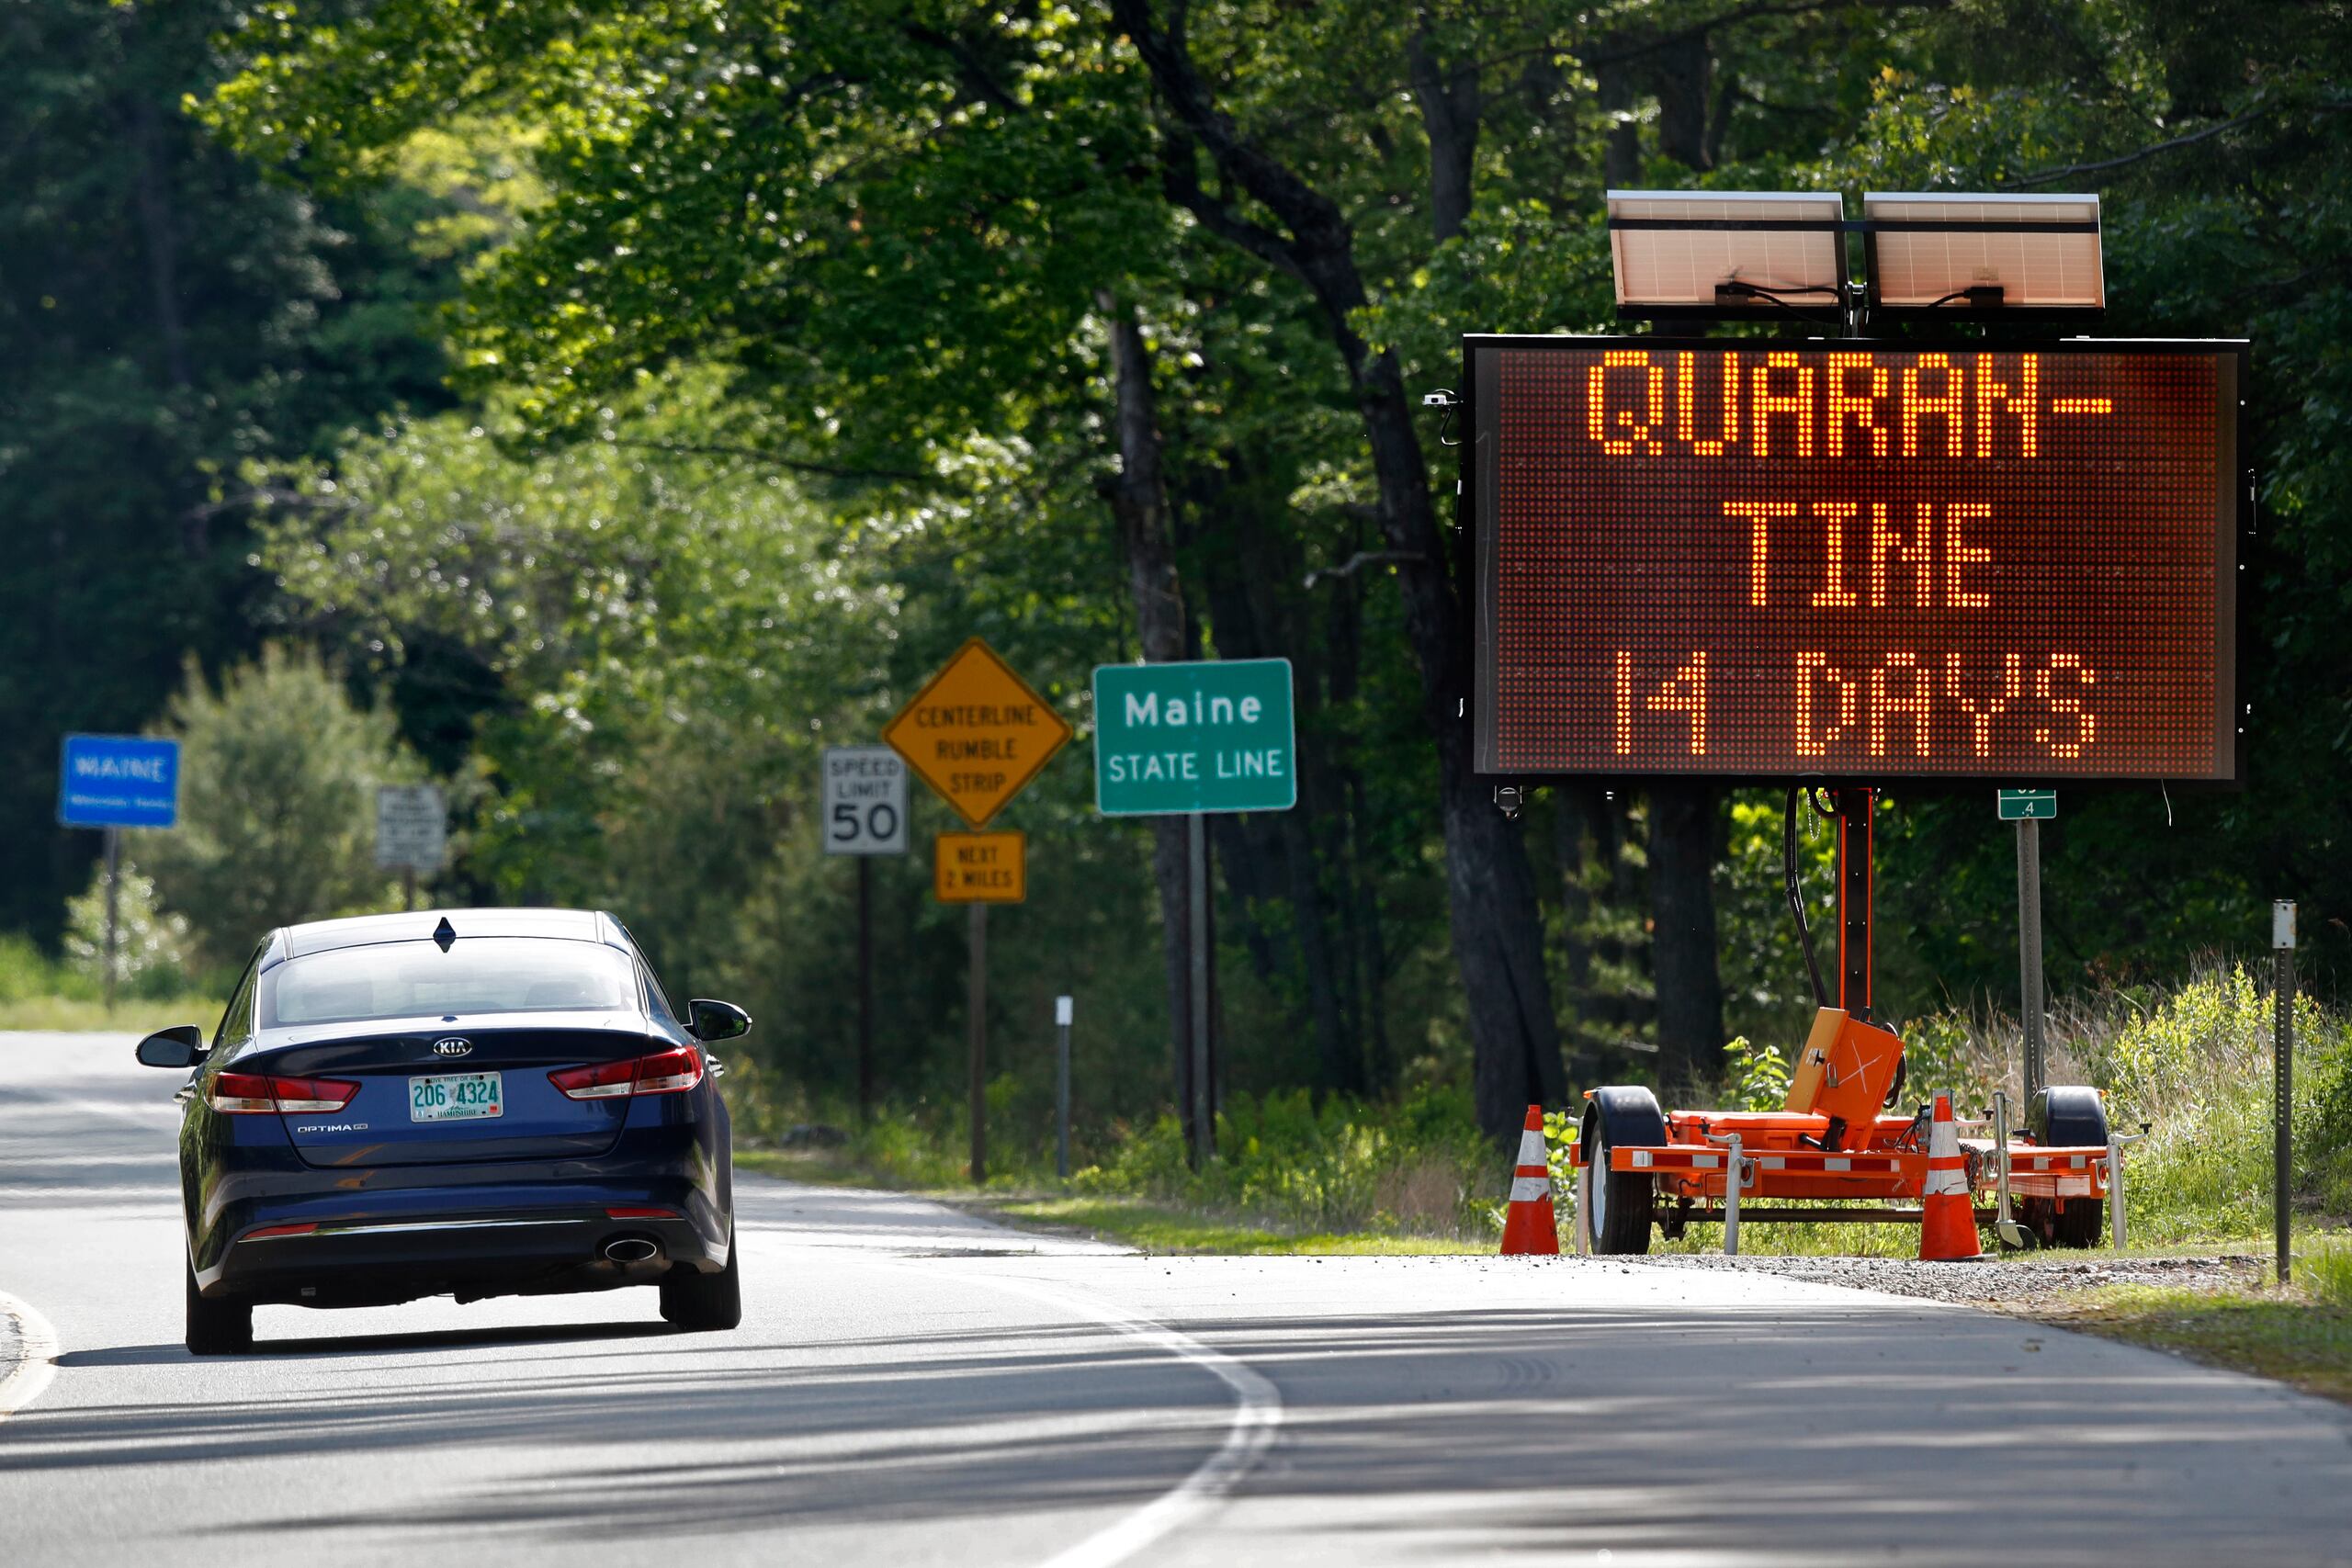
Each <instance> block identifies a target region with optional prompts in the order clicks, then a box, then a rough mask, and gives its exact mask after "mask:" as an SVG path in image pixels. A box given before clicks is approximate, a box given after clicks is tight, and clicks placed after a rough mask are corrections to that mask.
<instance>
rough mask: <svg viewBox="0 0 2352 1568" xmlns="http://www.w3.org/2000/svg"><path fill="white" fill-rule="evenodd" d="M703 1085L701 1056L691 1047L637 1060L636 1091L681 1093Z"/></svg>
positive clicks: (680, 1047) (683, 1046)
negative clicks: (700, 1084) (699, 1084)
mask: <svg viewBox="0 0 2352 1568" xmlns="http://www.w3.org/2000/svg"><path fill="white" fill-rule="evenodd" d="M700 1082H702V1053H701V1052H699V1051H697V1050H695V1048H694V1047H693V1046H691V1045H681V1046H679V1047H678V1048H677V1049H676V1050H674V1051H664V1052H662V1053H661V1054H660V1055H654V1056H639V1058H638V1059H637V1092H638V1093H639V1094H683V1093H684V1092H685V1091H686V1090H687V1089H692V1088H694V1087H695V1085H696V1084H698V1083H700Z"/></svg>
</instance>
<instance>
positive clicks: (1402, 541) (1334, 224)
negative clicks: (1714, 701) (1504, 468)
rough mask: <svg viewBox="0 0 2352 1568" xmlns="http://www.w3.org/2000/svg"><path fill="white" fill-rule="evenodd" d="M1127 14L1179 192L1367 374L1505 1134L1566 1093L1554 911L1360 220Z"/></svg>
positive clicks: (1487, 1082)
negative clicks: (1484, 709) (1485, 695)
mask: <svg viewBox="0 0 2352 1568" xmlns="http://www.w3.org/2000/svg"><path fill="white" fill-rule="evenodd" d="M1112 14H1113V17H1114V25H1116V26H1117V27H1118V28H1120V29H1121V30H1122V31H1123V32H1125V34H1126V35H1127V36H1128V37H1129V38H1130V39H1133V40H1134V43H1135V47H1136V51H1137V53H1138V54H1140V55H1141V56H1142V58H1143V61H1144V63H1145V64H1146V66H1147V67H1148V69H1149V70H1150V72H1151V75H1152V80H1153V83H1154V84H1155V85H1156V86H1157V87H1158V88H1159V93H1160V95H1161V96H1162V98H1163V99H1164V100H1165V101H1166V104H1167V107H1168V109H1169V111H1170V113H1171V114H1172V115H1173V117H1174V118H1175V121H1176V124H1177V126H1178V127H1179V128H1181V134H1179V135H1175V136H1171V137H1169V138H1167V139H1165V140H1164V141H1163V146H1162V157H1163V164H1162V171H1161V172H1162V175H1163V184H1164V186H1165V187H1166V189H1167V191H1168V194H1169V196H1170V198H1171V199H1173V200H1176V201H1178V202H1179V203H1181V204H1182V205H1183V206H1184V207H1185V208H1186V209H1187V210H1189V211H1191V212H1192V213H1193V215H1194V216H1195V217H1196V218H1198V219H1200V220H1201V221H1202V223H1203V224H1204V227H1206V228H1208V229H1209V230H1210V231H1212V232H1214V233H1216V234H1217V235H1218V236H1219V237H1221V238H1223V239H1226V240H1227V241H1229V242H1231V243H1234V244H1236V245H1238V246H1239V247H1240V248H1242V249H1243V250H1245V251H1247V252H1249V253H1250V254H1253V255H1255V256H1257V257H1259V258H1260V259H1261V261H1263V262H1265V263H1267V264H1268V265H1272V266H1275V267H1277V268H1279V269H1281V270H1283V271H1284V272H1286V273H1288V274H1290V275H1291V276H1293V277H1295V278H1297V279H1298V280H1299V281H1301V282H1303V283H1305V284H1306V286H1307V288H1309V289H1310V290H1311V291H1312V292H1313V294H1314V296H1315V298H1316V300H1317V303H1318V304H1319V305H1320V306H1321V308H1322V310H1323V314H1324V320H1325V324H1326V328H1327V330H1328V331H1329V333H1330V336H1331V340H1332V343H1333V344H1334V346H1336V347H1337V348H1338V349H1339V351H1340V360H1341V362H1342V363H1343V364H1344V365H1345V367H1346V368H1347V372H1348V378H1349V380H1350V382H1351V384H1352V386H1353V388H1354V389H1355V394H1356V408H1357V412H1358V414H1359V415H1360V417H1361V418H1362V419H1363V425H1364V434H1365V436H1366V438H1367V440H1368V441H1369V443H1370V445H1371V448H1372V460H1373V471H1374V476H1375V477H1376V479H1377V482H1378V485H1379V493H1380V525H1381V533H1382V536H1383V538H1384V542H1385V544H1386V546H1387V547H1388V548H1389V549H1390V550H1392V551H1394V552H1396V553H1397V555H1399V556H1400V557H1402V558H1403V559H1402V561H1401V564H1400V565H1399V567H1398V570H1397V580H1398V585H1399V587H1400V588H1401V589H1402V591H1403V595H1404V608H1405V628H1406V635H1407V637H1408V639H1409V640H1410V642H1411V645H1412V649H1413V654H1414V660H1415V663H1416V664H1417V665H1418V666H1419V673H1420V677H1421V693H1422V701H1423V712H1424V716H1425V718H1426V720H1427V722H1428V724H1429V726H1430V731H1431V734H1432V736H1433V737H1434V739H1435V742H1436V746H1437V754H1438V779H1439V784H1438V789H1439V811H1440V817H1441V820H1442V823H1443V825H1444V830H1445V848H1446V888H1447V893H1448V895H1449V901H1450V910H1449V913H1450V916H1451V920H1452V926H1453V953H1454V961H1455V963H1456V964H1458V965H1459V967H1460V970H1461V974H1462V980H1463V988H1464V993H1465V999H1466V1000H1467V1002H1468V1004H1469V1021H1470V1040H1471V1050H1472V1055H1473V1066H1472V1085H1473V1094H1474V1098H1475V1100H1476V1105H1477V1113H1478V1121H1479V1124H1480V1126H1481V1127H1483V1128H1484V1129H1485V1130H1486V1131H1487V1134H1489V1135H1490V1136H1492V1137H1494V1138H1495V1139H1497V1140H1498V1142H1499V1141H1502V1140H1504V1139H1507V1138H1509V1137H1510V1136H1511V1135H1513V1134H1515V1133H1516V1131H1517V1130H1518V1128H1519V1125H1520V1122H1521V1117H1522V1115H1523V1114H1524V1112H1525V1111H1526V1108H1527V1105H1528V1104H1529V1102H1530V1101H1532V1100H1540V1101H1544V1102H1547V1103H1554V1104H1556V1103H1558V1102H1559V1101H1560V1100H1562V1099H1563V1098H1564V1097H1565V1096H1566V1092H1567V1076H1566V1072H1565V1071H1564V1070H1563V1067H1562V1065H1561V1061H1560V1037H1559V1026H1558V1021H1556V1020H1555V1018H1554V1017H1553V1015H1552V999H1551V990H1550V986H1549V984H1548V983H1547V981H1546V978H1545V976H1544V952H1543V922H1542V919H1541V914H1540V911H1539V910H1538V909H1537V908H1536V902H1535V887H1534V878H1533V874H1532V871H1531V870H1530V868H1529V866H1528V863H1527V852H1526V847H1525V845H1524V844H1523V843H1522V842H1521V838H1520V834H1519V829H1518V825H1517V824H1516V823H1513V822H1510V821H1507V820H1506V819H1505V818H1503V817H1502V815H1501V814H1500V813H1499V812H1498V811H1497V810H1496V809H1495V806H1494V802H1493V797H1492V792H1491V790H1490V789H1489V788H1488V787H1487V784H1486V783H1485V781H1483V780H1481V779H1480V778H1479V777H1478V776H1477V774H1476V773H1475V772H1474V769H1473V761H1474V759H1473V757H1472V754H1471V745H1470V730H1469V726H1468V724H1467V723H1466V722H1465V720H1464V716H1463V715H1462V712H1461V708H1460V704H1461V702H1462V700H1463V698H1464V696H1465V695H1466V694H1467V693H1468V691H1469V686H1470V626H1469V617H1468V615H1467V614H1466V612H1465V610H1464V605H1463V604H1462V601H1461V600H1460V598H1459V597H1458V596H1457V594H1456V592H1455V590H1454V585H1453V581H1452V573H1451V570H1449V566H1448V561H1447V557H1446V553H1445V546H1444V541H1443V538H1442V535H1441V533H1440V530H1439V528H1438V523H1437V513H1436V508H1435V506H1434V504H1433V503H1432V502H1431V500H1430V487H1429V472H1428V469H1427V468H1426V467H1425V466H1424V463H1423V460H1422V456H1421V446H1420V438H1419V434H1417V432H1416V431H1415V429H1414V426H1413V415H1412V410H1411V407H1410V405H1409V403H1408V400H1407V398H1406V395H1405V388H1404V382H1403V378H1402V376H1401V374H1400V373H1399V371H1398V369H1397V360H1396V356H1395V355H1393V354H1392V353H1390V352H1388V351H1386V350H1381V351H1377V352H1375V351H1374V349H1373V347H1372V345H1371V344H1367V343H1366V342H1365V341H1364V340H1363V336H1362V335H1361V334H1360V333H1358V332H1357V331H1356V328H1355V324H1354V318H1355V314H1356V312H1357V311H1359V310H1362V309H1363V307H1364V306H1365V304H1366V303H1367V302H1368V299H1367V295H1366V293H1365V289H1364V285H1363V276H1362V274H1361V273H1359V271H1358V270H1357V267H1356V258H1355V235H1354V231H1352V230H1351V228H1350V227H1349V225H1348V222H1347V220H1346V218H1345V217H1344V216H1343V215H1342V214H1341V213H1340V209H1339V208H1338V206H1337V205H1336V204H1335V203H1334V202H1332V200H1331V199H1330V197H1328V196H1325V195H1324V194H1323V193H1322V192H1320V191H1318V190H1317V189H1315V188H1314V187H1313V186H1309V185H1308V184H1307V183H1306V181H1305V180H1304V179H1303V178H1301V177H1300V176H1299V175H1298V174H1297V173H1296V172H1295V171H1294V170H1293V169H1291V168H1290V167H1288V166H1287V165H1285V164H1282V163H1281V162H1280V161H1278V160H1277V159H1275V158H1273V157H1272V156H1271V155H1270V154H1268V153H1267V152H1265V151H1264V150H1263V149H1262V148H1260V147H1258V146H1257V145H1256V144H1255V143H1253V142H1250V141H1248V140H1246V139H1244V138H1243V137H1241V136H1240V135H1239V133H1238V131H1237V130H1236V129H1235V127H1234V124H1233V122H1232V120H1231V119H1230V118H1228V117H1227V115H1226V114H1225V113H1224V112H1223V111H1222V110H1221V109H1220V108H1219V107H1217V106H1216V99H1215V96H1214V93H1213V91H1212V89H1211V88H1210V87H1209V85H1208V84H1207V83H1206V81H1205V80H1204V78H1203V77H1202V76H1201V74H1200V73H1199V71H1198V69H1197V68H1196V66H1195V65H1194V63H1193V60H1192V57H1191V54H1190V52H1189V51H1188V50H1187V48H1186V46H1185V44H1184V41H1183V39H1182V35H1181V33H1170V32H1162V31H1160V30H1159V28H1157V27H1155V26H1154V24H1153V20H1152V16H1151V6H1150V3H1149V0H1113V5H1112ZM1196 144H1197V145H1198V146H1200V147H1204V148H1206V149H1207V150H1208V152H1209V153H1210V155H1211V157H1212V158H1213V159H1214V160H1215V162H1216V165H1217V167H1218V170H1219V172H1220V173H1221V174H1222V175H1224V176H1225V178H1226V179H1227V181H1229V182H1230V183H1231V184H1232V185H1234V186H1238V187H1239V188H1240V189H1242V190H1244V191H1246V192H1248V193H1249V195H1250V197H1252V198H1253V199H1254V200H1256V201H1257V202H1258V203H1260V204H1261V206H1263V207H1264V208H1265V209H1267V210H1268V211H1270V212H1271V213H1272V214H1273V215H1274V217H1275V219H1276V220H1277V221H1278V222H1280V223H1281V224H1282V225H1283V232H1277V231H1273V230H1271V229H1268V228H1265V227H1263V226H1261V225H1260V224H1258V223H1256V222H1254V221H1252V220H1250V219H1247V218H1244V217H1242V216H1241V215H1240V214H1239V213H1238V212H1236V211H1235V210H1234V209H1232V208H1230V207H1229V206H1227V204H1226V202H1225V200H1224V199H1223V198H1222V197H1220V196H1217V195H1213V194H1211V193H1210V192H1208V191H1206V190H1204V189H1203V188H1202V186H1201V184H1200V180H1199V170H1198V168H1197V166H1196V165H1195V154H1194V151H1193V149H1194V147H1195V145H1196Z"/></svg>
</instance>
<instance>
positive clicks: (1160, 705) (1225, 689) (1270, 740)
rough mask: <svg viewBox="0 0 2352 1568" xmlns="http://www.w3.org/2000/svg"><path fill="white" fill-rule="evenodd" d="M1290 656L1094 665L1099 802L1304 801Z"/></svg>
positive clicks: (1232, 804) (1131, 808)
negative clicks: (1294, 726) (1300, 792)
mask: <svg viewBox="0 0 2352 1568" xmlns="http://www.w3.org/2000/svg"><path fill="white" fill-rule="evenodd" d="M1296 764H1297V750H1296V745H1295V740H1294V738H1293V736H1292V732H1291V694H1290V660H1287V659H1215V660H1200V661H1197V662H1193V663H1185V664H1103V665H1098V666H1096V668H1095V671H1094V801H1095V805H1096V806H1097V807H1100V808H1101V809H1102V810H1103V812H1105V813H1106V814H1108V815H1111V816H1114V817H1115V816H1158V815H1165V814H1170V813H1177V812H1186V811H1287V810H1289V809H1290V808H1291V807H1293V806H1295V805H1296V804H1297V803H1298V770H1297V765H1296Z"/></svg>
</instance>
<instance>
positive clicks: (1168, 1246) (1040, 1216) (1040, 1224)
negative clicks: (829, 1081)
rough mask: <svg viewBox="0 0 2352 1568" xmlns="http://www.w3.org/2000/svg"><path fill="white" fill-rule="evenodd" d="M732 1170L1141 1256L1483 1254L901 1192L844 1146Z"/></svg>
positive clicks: (1409, 1242)
mask: <svg viewBox="0 0 2352 1568" xmlns="http://www.w3.org/2000/svg"><path fill="white" fill-rule="evenodd" d="M735 1163H736V1165H737V1167H738V1168H741V1169H744V1170H755V1171H759V1172H761V1173H763V1174H764V1175H768V1176H780V1177H783V1178H785V1179H786V1180H790V1181H809V1182H817V1183H820V1184H822V1185H826V1186H867V1187H884V1188H888V1189H891V1190H901V1191H910V1192H913V1193H915V1194H916V1195H918V1196H920V1197H924V1198H929V1199H933V1200H934V1201H938V1202H942V1203H946V1204H949V1205H951V1206H953V1207H955V1208H958V1209H962V1210H964V1211H965V1212H967V1213H976V1214H981V1215H984V1216H986V1217H988V1218H990V1219H997V1220H1003V1221H1006V1222H1008V1223H1010V1224H1016V1225H1025V1226H1029V1227H1031V1228H1034V1229H1040V1230H1049V1231H1062V1232H1071V1233H1077V1234H1080V1235H1088V1236H1091V1237H1093V1238H1095V1239H1097V1240H1101V1241H1114V1242H1119V1243H1122V1244H1124V1245H1125V1246H1128V1247H1136V1248H1138V1249H1140V1250H1142V1251H1145V1252H1159V1253H1175V1252H1189V1253H1208V1254H1217V1255H1222V1256H1234V1257H1272V1256H1290V1257H1318V1258H1328V1257H1418V1256H1432V1255H1445V1254H1455V1253H1465V1252H1470V1253H1484V1252H1488V1251H1491V1250H1493V1244H1492V1243H1491V1242H1487V1241H1465V1240H1463V1239H1460V1238H1454V1237H1446V1236H1432V1235H1396V1234H1393V1233H1390V1232H1385V1231H1374V1230H1307V1229H1300V1228H1297V1227H1295V1226H1289V1225H1281V1224H1270V1223H1266V1222H1263V1221H1256V1222H1253V1221H1250V1220H1248V1219H1245V1218H1241V1217H1238V1216H1236V1215H1235V1214H1232V1213H1225V1212H1221V1211H1219V1210H1216V1209H1214V1208H1193V1207H1188V1206H1185V1205H1183V1204H1180V1203H1172V1202H1166V1201H1153V1200H1151V1199H1148V1198H1140V1197H1133V1196H1128V1195H1125V1194H1118V1193H1078V1194H1073V1193H1070V1192H1067V1191H1059V1190H1052V1189H1051V1188H1049V1187H1041V1186H1039V1185H1037V1184H1035V1182H1022V1181H1020V1180H1018V1179H1015V1180H1014V1181H1012V1182H1010V1183H1007V1184H1004V1185H992V1186H990V1187H988V1188H984V1189H979V1190H975V1189H973V1188H971V1187H968V1186H957V1185H910V1184H909V1183H907V1182H905V1181H903V1180H899V1179H897V1178H896V1173H895V1172H894V1171H892V1170H891V1169H889V1168H887V1167H883V1166H876V1165H869V1164H865V1163H863V1162H861V1161H860V1159H859V1158H858V1157H857V1156H856V1154H855V1153H854V1152H853V1151H852V1150H851V1149H849V1148H846V1147H841V1148H832V1149H814V1150H807V1151H802V1150H787V1149H761V1148H738V1149H737V1150H736V1151H735Z"/></svg>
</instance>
